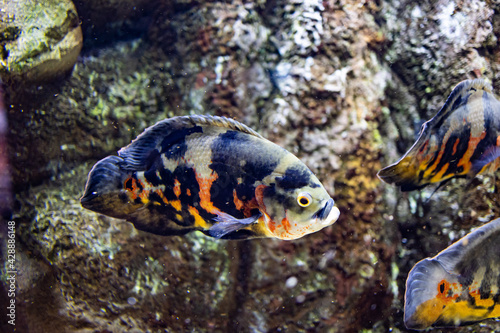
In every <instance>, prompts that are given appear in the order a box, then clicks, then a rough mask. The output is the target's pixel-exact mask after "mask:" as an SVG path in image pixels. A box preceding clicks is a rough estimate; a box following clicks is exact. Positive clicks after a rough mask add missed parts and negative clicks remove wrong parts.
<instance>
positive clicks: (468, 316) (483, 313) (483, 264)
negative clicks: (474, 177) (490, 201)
mask: <svg viewBox="0 0 500 333" xmlns="http://www.w3.org/2000/svg"><path fill="white" fill-rule="evenodd" d="M499 277H500V218H499V219H496V220H493V221H491V222H489V223H487V224H485V225H483V226H481V227H479V228H477V229H476V230H474V231H473V232H471V233H470V234H468V235H467V236H465V237H464V238H462V239H460V240H458V241H457V242H456V243H454V244H452V245H451V246H449V247H448V248H446V249H445V250H443V251H442V252H440V253H439V254H438V255H437V256H435V257H434V258H426V259H424V260H422V261H420V262H418V263H417V264H416V265H415V266H414V267H413V269H412V270H411V271H410V273H409V274H408V279H407V280H406V293H405V308H404V321H405V325H406V327H408V328H410V329H425V328H427V327H430V326H460V325H465V324H469V323H473V322H477V321H481V320H484V319H487V318H495V317H500V279H499Z"/></svg>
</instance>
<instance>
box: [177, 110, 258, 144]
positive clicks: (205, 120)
mask: <svg viewBox="0 0 500 333" xmlns="http://www.w3.org/2000/svg"><path fill="white" fill-rule="evenodd" d="M180 118H186V119H187V120H189V121H190V122H191V123H193V124H194V125H207V126H215V127H224V128H229V129H232V130H235V131H240V132H243V133H247V134H250V135H253V136H256V137H258V138H261V139H263V137H262V135H260V134H259V133H257V132H256V131H254V130H253V129H251V128H250V127H248V126H247V125H245V124H242V123H240V122H239V121H236V120H234V119H231V118H226V117H219V116H205V115H192V116H182V117H180ZM172 119H173V118H172Z"/></svg>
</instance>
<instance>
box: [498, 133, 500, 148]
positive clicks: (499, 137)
mask: <svg viewBox="0 0 500 333" xmlns="http://www.w3.org/2000/svg"><path fill="white" fill-rule="evenodd" d="M497 146H498V147H500V135H499V136H497Z"/></svg>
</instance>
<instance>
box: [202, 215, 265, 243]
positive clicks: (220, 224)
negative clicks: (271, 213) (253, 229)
mask: <svg viewBox="0 0 500 333" xmlns="http://www.w3.org/2000/svg"><path fill="white" fill-rule="evenodd" d="M261 216H262V214H256V215H254V216H250V217H247V218H244V219H237V218H235V217H234V216H232V215H229V214H226V213H222V212H219V213H217V216H216V217H215V218H214V221H215V222H217V223H216V224H214V225H213V226H211V227H210V229H209V230H208V234H209V235H210V236H212V237H215V238H231V237H227V236H229V235H230V234H231V233H233V232H236V231H238V230H240V229H243V228H245V227H247V226H249V225H250V224H252V223H255V222H257V221H258V220H259V218H260V217H261Z"/></svg>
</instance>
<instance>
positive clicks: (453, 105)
mask: <svg viewBox="0 0 500 333" xmlns="http://www.w3.org/2000/svg"><path fill="white" fill-rule="evenodd" d="M471 90H474V91H477V90H484V91H486V92H488V93H490V94H493V90H492V88H491V85H490V84H489V83H488V82H486V81H485V80H483V79H475V80H465V81H462V82H460V83H459V84H457V85H456V86H455V88H453V90H452V91H451V93H450V96H448V98H447V99H446V102H445V103H444V105H443V107H442V108H441V109H440V110H439V112H438V113H437V114H436V116H435V117H434V118H432V119H431V120H429V121H427V122H425V123H424V125H422V130H421V133H423V131H424V130H425V129H426V128H432V127H433V126H434V125H435V124H438V123H440V122H441V121H442V120H443V119H445V118H447V117H448V116H449V115H450V113H452V112H453V111H455V110H456V109H457V108H458V106H460V105H461V104H462V102H463V99H464V98H465V97H467V94H468V93H469V91H471ZM457 103H458V104H457Z"/></svg>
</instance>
